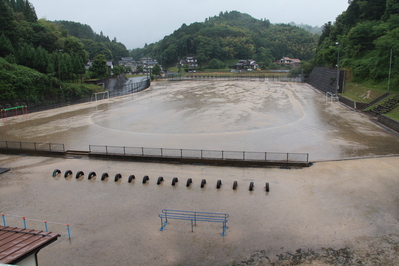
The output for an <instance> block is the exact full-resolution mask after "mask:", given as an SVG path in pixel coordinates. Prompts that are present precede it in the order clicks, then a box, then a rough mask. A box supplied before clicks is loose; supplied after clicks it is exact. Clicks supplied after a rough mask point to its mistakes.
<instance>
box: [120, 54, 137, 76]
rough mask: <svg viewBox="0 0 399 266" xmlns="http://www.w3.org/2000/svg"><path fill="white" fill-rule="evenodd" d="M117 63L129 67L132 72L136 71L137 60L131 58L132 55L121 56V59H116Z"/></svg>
mask: <svg viewBox="0 0 399 266" xmlns="http://www.w3.org/2000/svg"><path fill="white" fill-rule="evenodd" d="M118 65H120V66H124V67H130V69H131V70H132V72H136V71H137V62H136V60H134V59H133V57H122V58H121V60H119V61H118Z"/></svg>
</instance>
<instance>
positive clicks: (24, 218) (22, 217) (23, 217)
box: [22, 216, 26, 229]
mask: <svg viewBox="0 0 399 266" xmlns="http://www.w3.org/2000/svg"><path fill="white" fill-rule="evenodd" d="M22 219H23V220H24V229H26V218H25V216H24V217H22Z"/></svg>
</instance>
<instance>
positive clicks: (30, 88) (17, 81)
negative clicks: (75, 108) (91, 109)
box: [0, 0, 128, 102]
mask: <svg viewBox="0 0 399 266" xmlns="http://www.w3.org/2000/svg"><path fill="white" fill-rule="evenodd" d="M72 29H73V30H72ZM74 35H76V36H77V37H74ZM99 54H103V55H104V56H105V57H104V56H102V57H101V56H100V57H98V60H101V64H102V66H103V68H104V69H105V73H106V72H107V66H106V60H105V59H109V60H112V59H114V60H118V59H119V57H120V56H126V55H128V51H127V49H126V47H125V46H124V45H123V44H121V43H118V42H117V41H116V39H114V40H112V41H110V40H109V38H108V37H104V36H102V34H100V35H98V34H96V33H94V32H93V31H92V29H91V28H90V27H89V26H87V25H81V24H80V23H75V22H55V23H52V22H49V21H46V20H44V19H40V20H38V19H37V15H36V11H35V8H34V7H33V5H32V4H31V3H30V2H29V1H28V0H0V57H2V58H4V60H3V59H2V60H0V101H9V100H14V99H24V100H26V101H33V102H44V101H47V102H48V101H54V100H62V99H64V100H67V99H70V98H71V97H80V96H88V95H91V93H92V92H93V88H92V87H90V86H87V85H84V84H83V83H82V80H83V79H84V78H102V77H104V74H102V75H98V73H96V72H95V71H89V72H86V69H85V64H86V62H87V61H88V60H89V59H94V58H96V57H97V56H98V55H99ZM0 59H1V58H0ZM101 71H102V70H101ZM99 73H104V71H102V72H99ZM105 75H106V74H105ZM73 83H75V84H76V83H80V85H71V84H73Z"/></svg>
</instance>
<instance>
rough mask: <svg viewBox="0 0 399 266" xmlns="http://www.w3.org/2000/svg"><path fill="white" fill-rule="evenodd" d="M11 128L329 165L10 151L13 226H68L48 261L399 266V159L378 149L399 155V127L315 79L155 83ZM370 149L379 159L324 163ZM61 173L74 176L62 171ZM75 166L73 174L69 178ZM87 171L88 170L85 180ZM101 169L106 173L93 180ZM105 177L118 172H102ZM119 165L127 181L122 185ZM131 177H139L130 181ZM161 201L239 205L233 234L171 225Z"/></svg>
mask: <svg viewBox="0 0 399 266" xmlns="http://www.w3.org/2000/svg"><path fill="white" fill-rule="evenodd" d="M1 123H2V124H1V126H0V138H1V140H9V141H14V140H15V141H35V142H55V143H64V144H65V146H66V149H69V150H88V147H89V145H117V146H131V147H155V148H160V147H164V148H183V149H211V150H236V151H262V152H266V151H270V152H300V153H303V152H305V153H309V154H310V160H311V161H319V162H316V163H315V164H314V165H313V166H311V167H309V168H303V169H280V168H241V167H214V166H205V165H180V164H157V163H140V162H126V161H110V160H99V159H88V158H85V157H82V158H80V157H78V156H76V157H69V158H52V157H39V156H38V157H35V156H26V155H23V154H21V155H0V167H3V168H5V167H6V168H10V169H11V170H10V171H9V172H6V173H3V174H1V175H0V211H1V212H2V213H5V214H6V216H7V222H8V225H10V226H18V227H22V226H23V221H22V216H25V217H26V218H27V219H28V221H27V225H28V228H35V229H41V230H44V225H43V223H42V221H44V220H46V221H49V229H50V231H53V232H57V233H60V234H61V235H62V236H61V238H60V239H59V240H57V241H56V242H54V243H53V244H51V245H49V246H48V247H46V248H44V249H43V250H42V251H40V252H39V254H38V258H39V263H40V265H271V263H275V264H274V265H292V264H293V263H294V262H295V263H296V262H298V260H301V261H302V258H303V261H302V262H303V263H305V264H306V263H308V264H307V265H309V264H311V263H313V265H324V264H325V263H324V262H325V260H328V261H330V262H331V261H333V262H336V264H339V262H342V261H344V262H345V261H346V262H348V263H347V265H353V264H355V263H357V261H363V262H364V265H376V264H377V265H378V264H379V263H380V265H395V264H394V263H395V262H396V261H397V260H398V259H399V257H398V254H397V252H396V251H397V247H398V246H399V228H398V222H397V221H398V219H399V209H398V202H399V197H398V196H397V188H398V186H399V179H398V178H397V173H398V172H399V157H395V156H375V155H390V154H398V151H399V138H398V136H397V134H395V133H392V132H390V131H388V130H385V129H383V128H381V127H380V126H379V125H377V124H376V123H374V122H373V121H371V120H370V118H369V117H367V116H366V115H363V114H361V113H358V112H355V111H353V110H350V109H348V108H346V107H344V106H342V105H340V104H338V103H329V102H326V99H325V97H324V95H322V94H320V93H319V92H317V91H315V90H314V89H313V88H312V87H310V86H309V85H307V84H298V83H268V82H265V83H260V82H227V81H226V82H220V81H218V82H196V81H190V82H156V83H153V84H152V86H151V88H150V89H148V90H146V91H143V92H140V93H137V94H133V95H128V96H123V97H119V98H112V99H110V100H106V101H102V102H97V103H96V102H93V103H85V104H81V105H76V106H69V107H65V108H60V109H55V110H50V111H45V112H41V113H33V114H29V115H28V116H26V117H18V118H11V119H8V120H7V121H2V122H1ZM359 156H371V157H376V158H367V159H360V160H343V161H326V162H320V161H323V160H329V159H342V158H349V157H359ZM55 169H59V170H61V175H57V176H56V177H53V176H52V173H53V171H54V170H55ZM67 170H71V171H72V172H73V175H72V176H70V177H68V178H64V173H65V172H66V171H67ZM78 171H83V172H84V176H83V177H82V178H79V179H76V178H75V174H76V173H77V172H78ZM92 171H94V172H96V174H97V176H96V178H94V179H92V180H88V174H89V173H90V172H92ZM102 173H108V174H109V178H108V179H106V180H104V181H102V180H101V175H102ZM118 173H120V174H121V175H122V179H120V180H119V181H118V182H114V176H115V175H116V174H118ZM130 175H135V177H136V179H135V180H134V181H133V182H131V183H128V177H129V176H130ZM144 175H148V176H149V178H150V180H149V182H148V183H146V184H143V183H142V178H143V176H144ZM160 176H162V177H163V178H164V181H163V182H162V183H161V184H159V185H157V179H158V177H160ZM173 177H177V178H178V180H179V182H177V185H175V186H172V185H171V182H172V178H173ZM188 178H192V180H193V183H192V184H191V186H190V187H186V181H187V179H188ZM202 179H206V182H207V183H206V185H205V187H204V188H201V186H200V183H201V180H202ZM218 180H221V182H222V186H221V188H220V189H217V188H216V184H217V181H218ZM234 181H237V182H238V188H237V190H233V189H232V186H233V182H234ZM251 182H253V183H254V190H253V191H249V185H250V183H251ZM266 182H268V183H269V184H270V191H269V192H266V191H265V184H266ZM162 209H177V210H188V211H204V212H218V213H227V214H229V215H230V217H229V219H228V223H227V226H228V229H227V233H226V236H221V233H222V224H219V223H207V222H198V223H197V226H195V227H194V232H191V223H190V221H180V220H172V221H170V223H169V224H168V225H167V227H166V229H165V230H164V231H162V232H161V231H160V230H159V229H160V227H161V221H160V219H159V217H158V214H160V213H161V211H162ZM65 224H70V225H71V236H72V238H71V239H68V238H67V230H66V227H65ZM298 250H302V251H306V252H308V253H307V254H310V255H308V256H309V257H310V259H308V260H307V259H305V257H306V256H305V255H303V253H301V258H299V257H298V256H297V257H295V258H292V259H291V260H289V259H287V260H285V261H282V260H283V259H284V258H287V257H289V256H291V255H292V254H297V253H298ZM326 250H327V251H328V253H329V254H330V255H331V254H332V255H331V256H332V257H331V258H330V257H328V256H324V253H323V252H325V251H326ZM343 250H344V251H345V252H343ZM290 254H291V255H290ZM323 256H324V257H323ZM333 257H334V258H335V257H336V259H337V260H336V261H334V258H333ZM279 263H280V264H279ZM341 264H342V263H341Z"/></svg>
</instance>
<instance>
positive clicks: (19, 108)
mask: <svg viewBox="0 0 399 266" xmlns="http://www.w3.org/2000/svg"><path fill="white" fill-rule="evenodd" d="M0 111H1V119H3V121H7V118H8V115H7V113H8V112H11V116H15V117H18V115H19V113H20V114H22V115H23V116H26V115H28V106H26V105H21V106H16V107H10V108H5V109H1V110H0ZM19 111H21V112H19Z"/></svg>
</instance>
